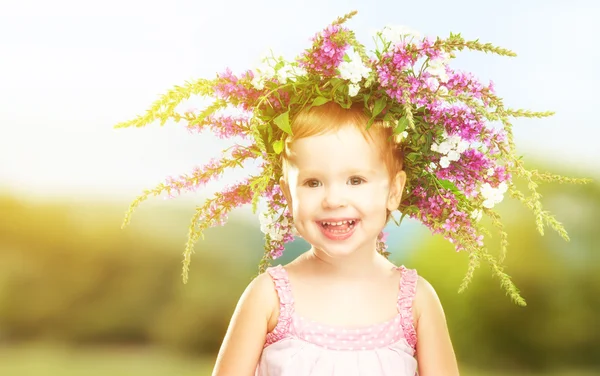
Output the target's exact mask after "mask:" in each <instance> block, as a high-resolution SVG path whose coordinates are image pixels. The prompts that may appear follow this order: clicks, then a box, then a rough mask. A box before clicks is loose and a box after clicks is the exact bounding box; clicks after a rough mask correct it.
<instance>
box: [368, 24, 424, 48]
mask: <svg viewBox="0 0 600 376" xmlns="http://www.w3.org/2000/svg"><path fill="white" fill-rule="evenodd" d="M378 34H379V35H380V36H381V38H382V39H383V40H384V41H386V42H390V43H391V44H392V45H393V46H394V45H396V44H398V43H400V42H402V41H403V40H404V38H405V37H411V38H413V39H414V38H416V39H421V38H422V35H421V33H419V32H418V31H416V30H414V29H411V28H409V27H407V26H391V25H388V26H385V27H384V28H383V29H382V30H381V31H380V32H379V33H378Z"/></svg>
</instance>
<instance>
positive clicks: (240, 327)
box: [212, 273, 279, 376]
mask: <svg viewBox="0 0 600 376" xmlns="http://www.w3.org/2000/svg"><path fill="white" fill-rule="evenodd" d="M278 302H279V301H278V297H277V293H276V292H275V289H274V285H273V281H272V280H271V278H270V276H269V275H268V274H266V273H263V274H261V275H260V276H258V277H256V279H254V280H253V281H252V282H251V283H250V284H249V285H248V287H247V288H246V291H244V293H243V294H242V297H241V298H240V300H239V302H238V304H237V307H236V309H235V312H234V314H233V317H232V318H231V322H230V323H229V328H228V329H227V334H226V335H225V339H224V340H223V344H222V345H221V349H220V351H219V355H218V356H217V361H216V364H215V368H214V370H213V373H212V375H213V376H254V373H255V371H256V367H257V364H258V361H259V359H260V355H261V353H262V349H263V346H264V344H265V337H266V335H267V332H268V330H269V328H268V327H269V326H272V325H269V323H270V322H273V316H274V315H275V314H276V312H278V307H279V306H278V304H279V303H278Z"/></svg>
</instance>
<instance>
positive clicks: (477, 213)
mask: <svg viewBox="0 0 600 376" xmlns="http://www.w3.org/2000/svg"><path fill="white" fill-rule="evenodd" d="M482 215H483V211H481V210H479V209H475V210H473V211H472V212H471V218H472V219H474V220H475V221H476V222H479V221H480V220H481V217H482Z"/></svg>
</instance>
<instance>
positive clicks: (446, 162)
mask: <svg viewBox="0 0 600 376" xmlns="http://www.w3.org/2000/svg"><path fill="white" fill-rule="evenodd" d="M440 166H441V167H442V168H448V166H450V159H448V157H442V158H440Z"/></svg>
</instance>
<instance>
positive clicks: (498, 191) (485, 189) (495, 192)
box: [480, 182, 508, 209]
mask: <svg viewBox="0 0 600 376" xmlns="http://www.w3.org/2000/svg"><path fill="white" fill-rule="evenodd" d="M507 189H508V186H507V185H506V183H505V182H502V183H500V184H499V185H498V187H497V188H493V187H492V186H491V185H490V184H489V183H485V184H483V185H482V186H481V188H480V193H481V195H482V196H483V198H484V201H483V206H484V207H486V208H488V209H491V208H493V207H494V205H496V204H499V203H501V202H502V200H503V199H504V193H506V190H507Z"/></svg>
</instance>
